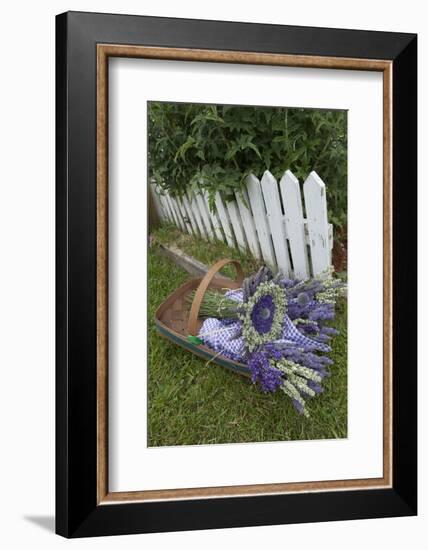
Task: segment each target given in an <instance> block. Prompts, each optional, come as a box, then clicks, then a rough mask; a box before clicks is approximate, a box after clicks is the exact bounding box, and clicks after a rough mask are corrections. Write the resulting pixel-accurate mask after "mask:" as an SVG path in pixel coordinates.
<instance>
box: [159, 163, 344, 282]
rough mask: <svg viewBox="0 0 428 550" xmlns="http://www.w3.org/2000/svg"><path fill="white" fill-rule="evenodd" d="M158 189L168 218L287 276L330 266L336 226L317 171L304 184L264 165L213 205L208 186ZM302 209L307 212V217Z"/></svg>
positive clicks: (306, 275) (303, 276) (163, 215)
mask: <svg viewBox="0 0 428 550" xmlns="http://www.w3.org/2000/svg"><path fill="white" fill-rule="evenodd" d="M150 190H151V192H152V193H153V194H155V195H156V197H155V201H156V208H159V210H161V211H162V212H161V213H160V217H161V218H162V220H164V221H168V222H170V223H173V224H175V225H176V226H177V227H179V228H180V229H181V230H182V231H185V232H188V233H189V234H193V235H200V236H202V237H203V238H204V239H205V240H209V241H214V240H215V239H218V240H220V241H225V242H226V243H227V244H228V246H230V247H232V248H236V247H238V248H239V249H240V250H247V249H248V250H249V251H250V253H251V254H252V256H254V258H257V259H263V260H264V261H265V262H266V263H267V264H268V265H269V266H271V267H272V268H273V269H274V270H275V271H276V270H278V271H280V272H282V273H283V275H285V276H294V277H296V278H298V279H307V278H309V277H311V276H317V275H320V274H322V273H323V272H325V271H326V270H328V269H329V268H330V266H331V249H332V247H333V226H332V225H331V224H329V223H328V218H327V199H326V187H325V184H324V182H323V181H322V180H321V178H320V177H319V176H318V174H317V173H316V172H311V173H310V174H309V176H308V177H307V178H306V180H305V182H304V184H303V199H304V200H302V193H301V188H300V184H299V181H298V179H297V178H296V177H295V176H294V174H293V173H292V172H291V171H290V170H287V171H286V172H285V173H284V174H283V176H282V178H281V179H280V181H279V182H278V181H277V180H276V179H275V177H274V176H273V175H272V174H271V173H270V172H269V171H266V172H265V173H264V174H263V177H262V179H261V181H259V179H258V178H257V177H256V176H254V175H253V174H250V175H249V176H248V177H247V179H246V185H245V189H243V190H242V191H240V192H239V193H238V192H237V193H235V200H229V201H224V200H223V199H222V197H221V196H220V194H219V193H216V195H215V209H214V210H212V209H211V208H210V206H209V201H208V194H207V192H206V191H204V190H199V191H195V192H192V193H190V192H189V193H187V195H184V196H183V197H181V198H178V197H172V196H171V195H170V194H169V193H168V192H167V191H162V193H159V190H158V188H157V187H156V186H155V185H153V184H151V185H150ZM304 211H305V212H306V218H304Z"/></svg>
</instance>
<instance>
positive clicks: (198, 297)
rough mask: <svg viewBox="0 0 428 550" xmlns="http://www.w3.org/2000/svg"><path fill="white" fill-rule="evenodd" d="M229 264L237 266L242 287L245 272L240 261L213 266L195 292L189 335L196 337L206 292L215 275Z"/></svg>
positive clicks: (238, 281)
mask: <svg viewBox="0 0 428 550" xmlns="http://www.w3.org/2000/svg"><path fill="white" fill-rule="evenodd" d="M227 264H233V265H234V266H235V269H236V274H237V277H236V282H237V284H238V285H239V286H241V285H242V283H243V281H244V272H243V271H242V267H241V264H240V263H239V262H238V260H229V259H224V260H219V261H218V262H217V263H215V264H214V265H213V266H211V267H210V269H209V270H208V271H207V273H206V274H205V276H204V278H203V279H202V281H201V282H200V283H199V286H198V288H197V290H196V292H195V297H194V298H193V302H192V307H191V308H190V313H189V320H188V322H187V332H188V334H190V335H192V336H196V332H197V322H198V316H199V308H200V307H201V304H202V300H203V298H204V295H205V292H206V290H207V288H208V287H209V286H210V284H211V281H212V280H213V278H214V277H215V275H216V274H217V273H218V272H219V271H220V269H222V268H223V267H224V266H225V265H227Z"/></svg>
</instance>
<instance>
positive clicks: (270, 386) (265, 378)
mask: <svg viewBox="0 0 428 550" xmlns="http://www.w3.org/2000/svg"><path fill="white" fill-rule="evenodd" d="M248 366H249V367H250V370H251V380H252V382H253V383H254V384H255V383H259V384H260V387H261V389H262V391H264V392H274V391H276V390H277V389H278V387H279V386H280V385H281V382H282V373H281V371H279V370H278V369H276V368H275V367H272V366H271V364H270V362H269V356H268V354H267V353H264V352H263V351H256V352H254V353H252V354H251V355H250V359H249V361H248Z"/></svg>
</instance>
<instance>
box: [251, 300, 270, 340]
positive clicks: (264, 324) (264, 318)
mask: <svg viewBox="0 0 428 550" xmlns="http://www.w3.org/2000/svg"><path fill="white" fill-rule="evenodd" d="M275 310H276V307H275V303H274V301H273V298H272V296H271V295H270V294H265V295H264V296H262V297H261V298H259V300H258V301H257V302H256V304H255V305H254V307H253V310H252V312H251V321H252V323H253V326H254V328H255V329H256V330H257V332H259V333H260V334H266V333H267V332H269V331H270V330H271V328H272V323H273V320H274V318H275Z"/></svg>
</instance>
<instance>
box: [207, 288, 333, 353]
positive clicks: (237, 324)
mask: <svg viewBox="0 0 428 550" xmlns="http://www.w3.org/2000/svg"><path fill="white" fill-rule="evenodd" d="M226 296H227V297H228V298H232V300H236V301H237V302H242V299H243V293H242V289H238V290H229V291H228V292H226ZM241 329H242V321H233V322H231V321H230V320H221V319H216V318H214V317H209V318H208V319H206V320H205V321H204V323H203V324H202V326H201V329H200V331H199V334H198V336H199V338H200V339H201V340H202V341H203V342H204V344H206V345H207V346H209V347H210V348H212V349H213V350H215V351H216V352H219V353H220V352H221V353H222V354H224V355H226V356H228V357H230V358H231V359H233V360H235V361H240V360H242V359H243V357H244V355H245V344H244V339H243V337H242V336H241ZM273 343H275V344H294V345H297V346H300V347H303V346H311V347H312V349H313V350H318V351H324V352H328V351H331V348H330V346H328V345H326V344H322V343H321V342H316V341H315V340H312V339H311V338H308V337H306V336H304V335H303V334H302V333H301V332H300V331H299V330H298V329H297V328H296V327H295V326H294V324H293V322H292V321H291V319H290V317H289V316H288V315H287V314H286V315H284V321H283V330H282V338H280V339H278V340H275V342H273Z"/></svg>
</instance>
